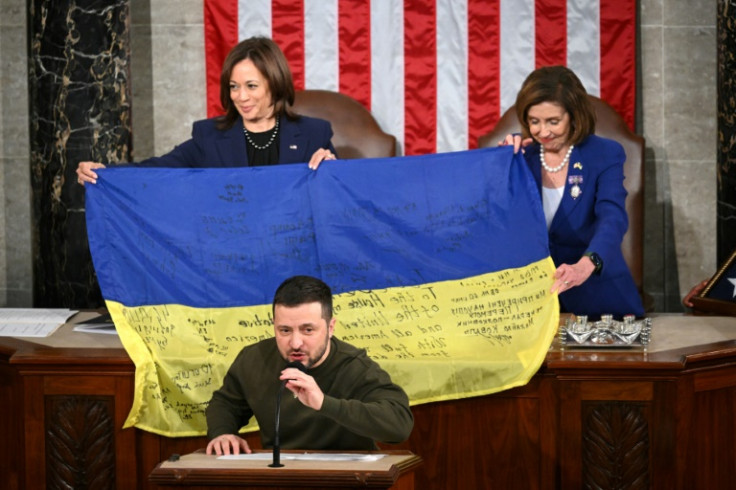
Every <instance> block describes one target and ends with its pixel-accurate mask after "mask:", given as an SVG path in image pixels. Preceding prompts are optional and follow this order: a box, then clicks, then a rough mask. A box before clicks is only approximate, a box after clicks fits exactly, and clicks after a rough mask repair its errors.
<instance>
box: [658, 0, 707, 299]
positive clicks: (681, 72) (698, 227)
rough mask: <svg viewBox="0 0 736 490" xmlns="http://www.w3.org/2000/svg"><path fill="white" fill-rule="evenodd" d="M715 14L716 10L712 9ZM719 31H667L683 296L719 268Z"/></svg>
mask: <svg viewBox="0 0 736 490" xmlns="http://www.w3.org/2000/svg"><path fill="white" fill-rule="evenodd" d="M711 12H714V11H713V8H711ZM715 34H716V31H715V24H714V20H713V25H712V26H711V27H701V26H698V27H690V26H679V25H678V26H666V27H665V29H664V36H663V40H664V42H663V47H664V48H663V58H664V78H665V84H666V85H665V86H666V91H665V95H664V114H663V128H664V145H665V159H666V163H667V166H668V168H669V170H670V185H671V189H672V197H671V205H672V209H673V221H674V237H675V244H676V254H677V263H678V271H679V278H678V279H679V287H680V294H685V293H686V292H687V291H688V290H689V289H690V287H691V286H692V285H694V284H695V283H697V282H699V281H700V280H702V279H703V278H704V277H708V276H709V275H711V274H712V273H713V272H714V271H715V268H716V262H717V261H716V243H717V240H716V233H715V223H716V222H715V219H714V217H715V198H714V196H715V195H716V147H717V139H716V117H715V115H716V90H715V88H716V78H715V77H716V60H715V56H703V53H707V52H711V53H715V52H716V36H715Z"/></svg>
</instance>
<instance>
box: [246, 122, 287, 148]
mask: <svg viewBox="0 0 736 490" xmlns="http://www.w3.org/2000/svg"><path fill="white" fill-rule="evenodd" d="M272 131H273V133H271V138H270V139H269V140H268V143H266V144H265V145H263V146H258V145H257V144H255V143H254V142H253V140H252V139H251V138H250V133H249V132H248V130H247V129H245V125H243V133H245V139H247V140H248V143H250V144H251V146H252V147H253V148H255V149H256V150H265V149H266V148H268V147H269V146H271V143H273V140H274V139H275V138H276V135H277V134H278V132H279V118H278V117H277V118H276V125H275V126H274V127H273V130H272Z"/></svg>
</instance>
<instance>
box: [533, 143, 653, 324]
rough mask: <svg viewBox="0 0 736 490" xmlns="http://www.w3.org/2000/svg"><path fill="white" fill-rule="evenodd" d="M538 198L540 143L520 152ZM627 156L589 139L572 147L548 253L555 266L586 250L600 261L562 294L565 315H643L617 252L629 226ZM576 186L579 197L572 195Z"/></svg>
mask: <svg viewBox="0 0 736 490" xmlns="http://www.w3.org/2000/svg"><path fill="white" fill-rule="evenodd" d="M524 157H525V158H526V161H527V164H528V165H529V167H530V169H531V171H532V174H533V175H534V179H535V180H536V182H537V187H538V189H539V192H540V195H541V192H542V170H541V167H542V166H541V161H540V157H539V145H534V146H531V147H529V148H527V149H526V151H525V152H524ZM625 160H626V153H625V152H624V149H623V147H622V146H621V145H620V144H619V143H617V142H616V141H613V140H609V139H606V138H601V137H600V136H596V135H591V136H588V137H587V138H586V139H585V140H583V141H582V142H581V143H580V144H578V145H575V148H574V149H573V151H572V153H571V155H570V161H569V162H568V167H567V180H566V182H565V190H564V193H563V195H562V201H561V202H560V207H559V208H558V209H557V212H556V213H555V215H554V217H553V218H552V223H551V224H550V229H549V249H550V254H551V256H552V260H553V261H554V263H555V265H556V266H558V267H559V266H560V265H561V264H574V263H576V262H577V261H578V260H580V257H582V256H583V254H585V253H586V252H595V253H597V254H598V255H599V256H600V257H601V259H602V260H603V269H602V270H601V272H600V274H593V275H591V276H590V277H589V278H588V280H587V281H585V282H584V283H583V284H581V285H580V286H577V287H574V288H571V289H569V290H567V291H565V292H563V293H562V294H560V305H561V307H562V310H563V311H566V312H570V313H574V314H576V315H588V316H589V317H590V318H591V319H596V318H598V317H600V315H602V314H606V313H610V314H613V315H615V316H617V317H620V316H623V315H626V314H634V315H637V316H643V315H644V306H643V305H642V302H641V297H640V296H639V292H638V290H637V288H636V285H635V284H634V279H633V278H632V277H631V272H630V271H629V268H628V266H627V265H626V261H625V260H624V257H623V254H622V253H621V242H622V241H623V237H624V234H625V233H626V229H627V228H628V226H629V220H628V216H627V214H626V207H625V203H626V194H627V193H626V189H625V188H624V161H625ZM575 185H577V187H578V189H576V190H579V191H580V192H579V195H578V196H577V197H573V195H574V194H575V192H573V187H574V186H575Z"/></svg>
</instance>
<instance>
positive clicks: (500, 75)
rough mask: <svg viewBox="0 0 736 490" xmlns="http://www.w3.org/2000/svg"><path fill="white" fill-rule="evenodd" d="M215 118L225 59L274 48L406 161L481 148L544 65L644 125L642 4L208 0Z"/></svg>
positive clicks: (609, 0) (307, 84)
mask: <svg viewBox="0 0 736 490" xmlns="http://www.w3.org/2000/svg"><path fill="white" fill-rule="evenodd" d="M204 19H205V20H204V22H205V26H204V28H205V50H206V69H207V112H208V115H209V116H210V117H211V116H215V115H218V114H220V113H221V108H220V104H219V78H220V68H221V65H222V61H223V59H224V58H225V55H226V54H227V52H228V51H229V50H230V48H232V47H233V46H234V45H235V44H236V43H237V42H238V41H240V40H242V39H245V38H247V37H250V36H255V35H263V36H269V37H271V38H273V39H274V40H275V41H276V42H277V43H278V44H279V46H281V49H282V50H283V51H284V53H285V54H286V57H287V59H288V60H289V64H290V66H291V69H292V71H293V74H294V82H295V85H296V88H297V90H300V89H324V90H333V91H338V92H342V93H344V94H346V95H349V96H351V97H353V98H355V99H357V100H358V101H360V102H361V103H362V104H363V105H364V106H365V107H366V108H367V109H369V110H370V111H371V112H372V113H373V115H374V116H375V118H376V119H377V120H378V122H379V124H380V125H381V127H382V128H383V130H384V131H386V132H388V133H391V134H393V135H394V136H396V138H397V139H398V140H399V142H400V144H401V146H402V149H403V153H404V154H406V155H416V154H425V153H434V152H447V151H456V150H465V149H469V148H475V147H476V146H477V140H478V137H479V136H481V135H483V134H484V133H486V132H488V131H490V130H491V129H492V128H493V126H494V125H495V123H496V122H497V121H498V119H499V118H500V116H501V115H502V114H503V112H504V111H505V110H506V109H507V108H509V107H510V106H511V105H513V103H514V100H515V97H516V92H517V91H518V90H519V88H520V86H521V83H522V82H523V80H524V78H525V77H526V76H527V75H528V74H529V72H531V71H532V70H534V69H535V68H537V67H540V66H545V65H556V64H562V65H566V66H568V67H570V68H571V69H572V70H573V71H575V73H577V75H578V76H579V77H580V79H581V80H582V82H583V84H584V85H585V87H586V89H587V90H588V92H589V93H591V94H593V95H597V96H599V97H601V98H602V99H604V100H606V101H607V102H608V103H610V104H611V105H612V106H613V107H614V108H615V109H616V110H618V112H619V113H621V115H622V116H623V117H624V119H625V120H626V121H627V123H628V124H629V126H630V127H631V128H632V129H633V127H634V114H635V99H636V98H635V82H636V22H635V21H636V0H205V2H204Z"/></svg>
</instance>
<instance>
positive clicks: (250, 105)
mask: <svg viewBox="0 0 736 490" xmlns="http://www.w3.org/2000/svg"><path fill="white" fill-rule="evenodd" d="M294 95H295V94H294V84H293V80H292V76H291V70H290V69H289V65H288V63H287V61H286V57H285V56H284V54H283V52H282V51H281V49H280V48H279V47H278V45H277V44H276V43H275V42H273V41H272V40H271V39H268V38H264V37H253V38H249V39H246V40H244V41H242V42H240V43H239V44H238V45H236V46H235V47H234V48H233V49H232V50H231V51H230V53H229V54H228V55H227V57H226V58H225V61H224V63H223V69H222V74H221V76H220V103H221V104H222V106H223V108H224V109H225V115H224V116H221V117H217V118H212V119H206V120H203V121H198V122H196V123H194V125H193V127H192V138H191V139H189V140H188V141H185V142H184V143H182V144H180V145H178V146H177V147H176V148H174V149H173V150H172V151H171V152H169V153H167V154H166V155H163V156H160V157H154V158H150V159H148V160H144V161H142V162H138V163H135V164H133V165H137V166H149V167H245V166H256V165H274V164H285V163H303V162H308V163H309V166H310V168H313V169H315V168H317V166H318V165H319V164H320V162H322V161H323V160H332V159H334V158H336V155H335V149H334V147H333V146H332V142H331V139H332V127H331V126H330V123H329V122H327V121H324V120H322V119H316V118H311V117H306V116H299V115H297V114H294V113H293V112H292V111H291V109H290V106H292V105H293V103H294ZM104 167H105V166H104V165H103V164H101V163H97V162H81V163H80V164H79V166H78V167H77V177H78V182H79V183H80V184H84V183H85V182H91V183H95V182H96V181H97V174H96V173H95V172H94V170H95V169H97V168H104Z"/></svg>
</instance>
